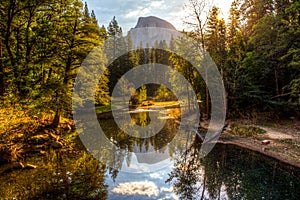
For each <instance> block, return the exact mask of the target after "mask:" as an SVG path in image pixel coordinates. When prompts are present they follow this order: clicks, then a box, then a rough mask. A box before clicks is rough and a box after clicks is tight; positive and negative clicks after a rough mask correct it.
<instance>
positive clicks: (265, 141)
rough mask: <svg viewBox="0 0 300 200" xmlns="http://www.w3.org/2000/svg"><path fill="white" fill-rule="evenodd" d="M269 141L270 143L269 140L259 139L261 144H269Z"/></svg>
mask: <svg viewBox="0 0 300 200" xmlns="http://www.w3.org/2000/svg"><path fill="white" fill-rule="evenodd" d="M270 143H271V141H270V140H263V141H261V144H262V145H268V144H270Z"/></svg>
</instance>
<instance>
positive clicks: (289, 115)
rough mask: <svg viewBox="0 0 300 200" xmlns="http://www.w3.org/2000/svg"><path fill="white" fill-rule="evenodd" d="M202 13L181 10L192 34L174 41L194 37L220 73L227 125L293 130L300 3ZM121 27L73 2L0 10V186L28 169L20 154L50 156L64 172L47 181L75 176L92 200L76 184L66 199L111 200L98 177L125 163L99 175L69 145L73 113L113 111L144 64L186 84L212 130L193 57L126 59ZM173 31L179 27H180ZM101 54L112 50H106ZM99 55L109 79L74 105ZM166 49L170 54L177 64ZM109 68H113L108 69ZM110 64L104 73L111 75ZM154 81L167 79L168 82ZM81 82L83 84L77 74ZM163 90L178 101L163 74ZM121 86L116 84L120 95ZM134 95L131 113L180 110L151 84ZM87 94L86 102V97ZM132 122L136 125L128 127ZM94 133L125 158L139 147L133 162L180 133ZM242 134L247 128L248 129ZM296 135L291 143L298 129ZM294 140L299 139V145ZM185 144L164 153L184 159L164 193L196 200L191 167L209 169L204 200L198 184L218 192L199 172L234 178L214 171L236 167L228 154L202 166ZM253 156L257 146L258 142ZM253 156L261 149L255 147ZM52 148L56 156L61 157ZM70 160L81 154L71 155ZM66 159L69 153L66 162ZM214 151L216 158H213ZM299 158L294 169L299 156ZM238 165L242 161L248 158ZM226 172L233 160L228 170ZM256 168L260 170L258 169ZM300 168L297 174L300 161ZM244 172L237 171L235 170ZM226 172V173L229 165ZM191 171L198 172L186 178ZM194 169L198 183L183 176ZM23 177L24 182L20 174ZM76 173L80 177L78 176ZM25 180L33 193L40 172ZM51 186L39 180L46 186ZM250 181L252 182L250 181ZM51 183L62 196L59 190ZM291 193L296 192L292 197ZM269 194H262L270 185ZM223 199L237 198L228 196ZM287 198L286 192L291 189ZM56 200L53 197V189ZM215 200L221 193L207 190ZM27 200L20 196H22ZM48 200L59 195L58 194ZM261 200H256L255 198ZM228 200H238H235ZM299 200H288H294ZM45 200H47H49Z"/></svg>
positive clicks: (28, 2) (196, 0) (199, 7)
mask: <svg viewBox="0 0 300 200" xmlns="http://www.w3.org/2000/svg"><path fill="white" fill-rule="evenodd" d="M207 2H209V1H205V0H188V1H187V5H186V6H185V9H186V14H187V16H186V19H185V24H186V26H187V27H188V28H187V29H186V30H178V31H179V32H180V33H182V34H184V35H187V36H188V37H190V38H193V40H194V41H196V42H197V43H198V44H199V46H201V47H202V48H203V49H205V50H206V51H207V52H208V53H209V55H210V57H211V58H212V60H213V61H214V63H215V64H216V66H217V67H218V70H219V71H220V73H221V76H222V78H223V83H224V87H225V92H226V105H227V116H226V117H227V120H229V121H230V120H232V121H234V120H237V119H239V120H243V119H245V120H249V119H253V118H257V117H258V118H260V119H261V118H264V119H268V120H269V121H272V120H274V119H276V120H286V119H287V120H294V121H297V122H298V119H299V118H300V1H299V0H234V1H233V2H232V4H231V7H230V10H229V17H228V19H224V18H223V17H222V15H221V10H220V8H218V7H216V6H211V7H208V8H209V9H208V10H207V4H206V3H207ZM117 19H118V16H112V18H111V21H110V23H109V24H105V23H104V22H103V21H104V20H102V16H101V15H100V16H96V14H95V11H94V10H91V9H90V8H89V7H88V3H87V2H83V1H81V0H2V1H1V4H0V174H1V175H2V173H4V172H5V173H6V172H8V171H11V169H20V168H22V169H35V168H37V166H35V165H32V164H27V165H24V164H22V163H23V162H25V161H24V160H26V159H25V158H26V157H27V156H28V155H36V154H38V155H39V156H45V155H48V157H47V156H45V157H46V158H45V160H47V159H48V160H51V161H49V162H47V163H46V165H49V166H48V167H49V169H51V170H50V171H51V172H53V173H54V172H56V171H55V170H57V168H56V166H54V165H53V166H50V164H49V163H51V162H53V160H56V159H57V161H55V163H56V164H57V163H60V164H61V163H63V161H66V162H67V161H70V163H72V164H71V165H69V166H68V167H66V168H63V170H65V171H63V173H61V174H55V175H56V176H57V177H59V178H61V179H62V180H63V183H62V184H66V185H68V176H70V177H71V176H72V177H73V178H74V180H75V181H77V182H78V183H79V184H87V186H86V187H87V188H89V189H90V190H89V191H88V193H84V192H86V191H85V190H84V189H82V188H80V187H79V186H78V185H76V182H75V181H74V182H73V183H72V184H73V185H72V184H69V185H71V186H70V187H71V188H72V189H74V191H73V190H72V191H71V189H70V191H71V192H70V191H69V192H70V193H72V192H74V194H73V193H72V195H74V196H72V195H70V197H73V198H79V197H81V196H80V195H81V194H79V193H80V192H83V193H84V194H82V195H83V196H84V195H86V198H87V196H88V195H91V196H93V195H98V196H99V198H100V197H101V198H105V197H106V195H107V191H106V189H107V186H106V185H105V183H104V180H105V178H106V177H107V176H106V174H105V170H106V168H108V166H109V164H111V163H110V162H116V163H113V164H112V165H117V169H113V168H109V173H108V174H110V175H111V176H112V177H113V179H114V180H115V179H116V177H117V175H118V173H119V170H121V167H122V159H124V158H125V157H126V156H125V154H124V155H123V151H120V152H118V151H117V150H114V151H115V152H113V153H116V155H109V156H116V157H118V156H119V157H120V158H115V160H112V161H111V160H109V161H107V162H108V163H109V164H107V166H105V163H104V164H103V163H101V164H99V163H98V162H97V161H96V159H95V158H91V157H92V156H91V155H90V154H87V153H85V151H81V148H83V147H82V146H80V144H81V143H80V142H78V140H77V139H78V134H79V133H78V132H80V131H82V130H76V128H75V125H74V118H73V115H74V110H73V108H72V103H74V102H76V103H78V104H76V105H78V106H81V107H82V108H88V107H87V106H89V105H90V103H91V102H92V104H95V105H96V112H97V114H99V113H101V112H106V111H110V110H111V105H110V104H111V99H112V93H113V90H114V88H115V86H116V84H117V82H118V81H119V80H120V78H121V77H122V76H123V75H124V74H125V73H126V72H128V71H130V70H132V69H134V68H135V67H138V66H141V65H144V64H155V63H159V64H163V65H167V66H171V67H172V68H173V69H175V70H176V71H178V72H179V73H180V74H182V75H183V76H184V77H185V78H186V79H187V80H188V81H189V83H190V84H191V86H192V89H193V90H194V92H195V93H196V96H197V98H198V102H199V104H200V110H201V117H202V118H201V119H203V118H205V120H209V118H210V115H209V113H210V109H211V108H210V106H211V99H210V96H209V91H208V88H207V86H206V84H205V80H203V78H202V77H201V76H200V75H199V73H197V71H196V70H195V69H194V68H193V66H192V64H191V63H190V62H189V61H187V60H185V59H184V58H183V57H184V56H185V55H187V54H189V53H190V52H191V49H190V48H188V45H185V44H186V41H185V40H184V38H180V39H175V38H172V39H171V41H170V42H166V41H157V42H156V43H155V44H154V47H152V48H149V44H144V45H146V48H143V44H140V46H139V48H138V49H136V50H132V49H134V48H133V45H134V42H133V39H132V36H131V34H130V32H128V33H125V32H123V29H122V27H121V24H119V22H118V20H117ZM136 20H138V19H136ZM174 26H175V27H176V24H174ZM187 30H188V31H187ZM111 39H112V40H111ZM108 43H110V44H109V45H107V44H108ZM97 48H98V50H99V55H98V58H97V60H96V61H97V62H95V63H96V67H97V68H101V69H105V71H104V73H103V74H102V76H101V77H97V78H98V79H99V80H98V84H97V87H96V89H95V91H86V93H82V94H79V95H78V96H74V94H73V91H74V86H75V82H76V81H75V80H76V77H77V75H78V72H79V70H80V67H81V66H82V63H84V62H85V61H86V59H87V57H88V55H89V54H90V53H91V52H92V51H93V50H94V49H97ZM124 49H125V50H126V51H127V52H128V53H126V54H124V55H122V56H120V57H118V58H117V59H115V58H116V55H119V54H120V53H121V52H122V51H123V50H124ZM162 49H167V50H162ZM174 50H176V52H177V53H174ZM194 59H195V60H197V61H199V63H200V67H203V66H205V65H203V66H202V64H203V62H202V61H203V60H201V59H202V58H200V57H197V56H196V57H194ZM112 60H113V62H111V61H112ZM108 63H110V64H109V65H108ZM107 65H108V66H107ZM158 73H161V74H163V73H164V72H163V71H160V72H158ZM83 78H86V77H84V75H83ZM87 80H88V79H87ZM169 82H170V83H171V84H172V85H173V86H174V87H175V88H177V89H181V90H184V86H183V85H181V84H180V83H179V82H178V80H177V79H176V77H173V76H172V75H171V78H170V80H169ZM76 84H78V83H76ZM126 84H127V83H123V85H126ZM79 86H80V83H79ZM79 86H78V87H79ZM124 89H128V90H129V89H130V88H129V87H128V88H127V87H124ZM131 92H132V93H131V94H132V96H131V99H130V102H129V104H130V105H131V108H136V107H138V106H143V105H144V104H145V105H146V106H147V104H151V103H155V102H158V103H161V104H162V102H172V103H173V102H176V101H177V100H178V99H177V97H176V96H175V95H174V93H173V92H172V91H170V90H168V89H167V88H166V87H164V86H162V85H158V84H147V85H143V86H141V87H140V88H136V89H135V90H134V91H131ZM87 93H89V94H88V97H87ZM187 93H188V92H187ZM91 94H92V95H91ZM80 95H82V96H80ZM188 95H189V94H188ZM189 106H190V105H189ZM169 112H171V111H169ZM174 112H175V111H174ZM176 112H177V111H176ZM134 114H136V115H137V116H138V117H137V116H136V118H135V117H133V116H134ZM134 114H132V121H135V123H136V124H138V125H140V126H142V127H143V126H146V125H147V123H149V121H150V120H149V117H148V115H147V114H146V113H134ZM176 114H178V113H176ZM104 118H105V117H104ZM105 120H106V119H105ZM100 121H101V120H100ZM101 123H102V125H103V126H104V127H105V126H106V127H105V128H104V129H105V130H107V136H109V138H110V139H111V140H114V141H115V142H116V143H120V148H124V149H126V148H127V150H126V151H129V150H130V151H133V149H134V147H135V145H136V146H138V147H139V148H140V151H142V150H141V149H142V148H143V147H144V146H146V147H145V149H146V150H148V149H149V148H151V147H152V146H153V147H152V148H153V149H154V150H157V151H158V150H161V149H160V148H163V147H164V145H165V144H166V143H168V144H169V143H170V142H171V141H172V139H173V137H175V136H174V135H176V134H175V132H174V133H173V132H172V131H173V130H174V129H176V126H177V125H176V122H175V121H172V123H171V125H169V127H168V126H166V129H167V130H164V132H163V133H161V134H158V135H157V136H155V137H151V138H146V139H141V138H134V137H129V136H128V135H125V133H123V132H121V131H120V130H114V128H116V126H117V125H116V124H115V123H113V122H110V121H104V122H103V121H102V122H101ZM101 123H100V124H101ZM110 123H111V124H110ZM291 126H292V125H291ZM232 127H233V128H236V127H238V128H236V129H235V130H236V132H239V131H240V132H241V128H239V126H238V125H236V126H235V127H234V126H232ZM276 127H277V126H276ZM250 128H252V129H254V128H253V127H250ZM292 128H293V127H292ZM252 129H251V130H252ZM232 130H233V129H232ZM249 130H250V129H246V131H245V132H247V131H248V132H249ZM257 130H258V131H261V129H259V128H257V129H254V131H253V132H255V131H256V132H258V131H257ZM77 131H78V132H77ZM109 131H111V132H109ZM233 131H234V130H233ZM233 131H232V132H233ZM296 131H298V132H297V134H298V135H299V130H296ZM165 132H168V133H169V132H171V133H172V134H169V135H167V136H166V135H164V134H165ZM189 134H190V132H189ZM247 134H248V133H247ZM262 134H263V133H262ZM227 136H228V135H227ZM297 137H298V139H299V136H297ZM294 138H296V136H295V137H293V138H292V139H290V138H288V139H286V140H284V141H283V142H286V143H287V144H288V145H294V146H293V147H294V150H295V152H299V144H298V143H296V142H295V141H294ZM177 139H178V138H177ZM198 139H199V138H198ZM267 142H269V141H267ZM79 143H80V144H79ZM186 143H188V140H186V141H183V140H180V139H178V141H176V140H175V142H174V144H172V145H173V146H172V145H171V146H172V147H173V149H172V151H171V150H170V152H171V154H172V156H174V157H175V156H176V155H177V154H176V153H177V152H176V150H178V149H179V150H178V152H180V153H185V157H182V158H176V159H174V160H175V161H176V162H175V164H176V165H175V170H174V171H173V172H172V173H170V177H169V179H168V180H167V182H172V180H173V179H174V180H175V183H174V185H175V187H174V188H175V189H176V188H177V190H179V192H180V190H182V191H183V193H184V192H185V193H184V195H185V196H187V197H189V198H192V196H193V194H192V192H195V191H192V192H189V190H192V189H193V188H191V187H190V188H188V189H187V190H186V188H184V187H185V184H187V183H189V182H193V181H194V179H193V178H195V177H200V175H199V176H198V175H197V174H196V172H197V170H200V171H201V173H202V170H201V169H199V166H200V164H199V163H202V165H204V166H205V168H207V175H205V174H204V186H203V193H202V197H203V196H204V189H205V183H206V181H207V180H206V177H208V181H207V182H208V185H213V184H215V183H214V180H215V179H217V177H215V174H214V172H213V170H210V166H206V165H208V164H207V163H213V164H215V162H216V163H217V164H216V165H217V166H218V170H220V172H218V173H221V171H222V170H223V171H222V173H223V172H224V173H225V174H226V173H228V174H231V172H232V170H231V169H230V168H226V167H225V168H224V169H222V170H221V168H219V165H224V166H225V165H226V162H225V161H224V160H218V159H220V158H221V157H222V159H223V157H224V158H225V157H228V160H230V159H231V160H234V159H233V158H231V157H230V156H229V155H227V154H226V153H225V150H224V149H225V147H224V148H223V147H222V151H221V150H220V152H222V156H221V155H217V156H216V158H214V157H210V158H208V159H206V160H205V159H204V161H203V162H202V160H200V159H198V158H197V155H196V153H198V151H199V149H197V148H198V145H199V140H197V139H195V140H194V141H193V142H191V143H192V145H191V148H190V149H186V151H184V148H182V149H180V147H177V146H176V145H178V146H179V145H183V144H186ZM259 145H261V144H260V143H259ZM48 147H51V148H48ZM219 148H221V147H219ZM259 148H261V147H260V146H259ZM49 149H50V150H49ZM60 149H63V150H64V153H65V154H64V153H62V152H63V150H62V152H61V151H60ZM137 149H138V148H137ZM266 149H267V150H268V148H267V147H264V149H263V151H265V150H266ZM48 150H49V152H48V153H47V151H48ZM52 150H55V152H54V151H52ZM76 150H78V152H79V153H78V152H77V153H74V152H76ZM229 150H230V148H229ZM124 151H125V150H124ZM282 151H284V150H282ZM66 152H67V153H70V152H71V153H70V155H72V156H69V154H67V153H66ZM220 152H219V154H221V153H220ZM118 153H119V154H118ZM117 154H118V155H117ZM249 154H250V153H249ZM247 155H248V153H247ZM284 155H285V154H284ZM39 156H36V157H34V156H31V157H30V156H29V160H30V162H31V163H35V162H36V160H39V159H40V160H39V161H38V162H40V163H42V159H41V157H39ZM109 156H107V157H109ZM240 156H241V155H240ZM251 156H253V157H256V154H255V155H254V154H251ZM187 158H189V159H191V161H189V160H187ZM295 158H296V159H297V157H295ZM35 159H36V160H35ZM129 159H130V158H129ZM251 159H252V158H249V163H252V164H253V163H254V161H253V160H251ZM239 160H244V159H239ZM200 161H201V162H200ZM246 161H247V162H248V160H246V159H245V162H246ZM38 162H37V164H38ZM198 162H199V163H198ZM234 162H236V161H235V160H234ZM255 162H257V163H260V161H255ZM12 163H13V164H12ZM127 163H130V160H127ZM182 163H183V164H182ZM220 163H221V164H220ZM270 163H271V162H270ZM296 164H298V166H299V160H298V163H296ZM128 165H129V164H128ZM240 165H241V166H244V164H243V163H242V164H240ZM253 165H254V164H253ZM87 166H93V167H90V168H89V167H87ZM228 166H229V167H230V165H229V164H228ZM228 166H227V167H228ZM232 166H234V164H232ZM295 166H296V165H295ZM189 167H191V169H190V168H189ZM193 167H194V168H195V169H192V168H193ZM272 167H273V166H271V167H270V168H272ZM276 167H277V164H274V170H273V174H272V176H273V179H272V180H274V177H275V175H274V174H275V172H277V171H278V170H279V169H277V168H276ZM67 168H68V169H69V171H71V172H72V174H71V175H70V174H68V173H69V171H68V172H67ZM196 168H197V169H196ZM275 169H276V170H275ZM80 170H81V171H80ZM184 170H186V171H184ZM193 170H194V172H195V173H194V174H193V173H192V174H188V173H190V172H192V171H193ZM237 170H238V169H237ZM82 171H83V172H82ZM200 171H199V173H200ZM271 171H272V170H271ZM268 172H270V170H268ZM25 173H26V174H27V173H28V174H30V172H28V171H25ZM43 173H44V172H43ZM47 173H48V172H47ZM84 173H86V174H88V176H81V174H84ZM94 173H95V174H97V176H96V179H97V180H98V181H97V180H96V179H95V182H92V183H91V184H90V183H89V181H90V180H92V179H93V178H94V177H95V176H94ZM33 174H34V176H29V175H28V177H31V178H30V181H31V182H34V181H35V180H34V179H35V178H34V177H39V175H40V174H39V172H37V171H35V172H34V173H33ZM233 174H234V173H233ZM241 174H242V175H239V176H240V177H242V176H243V174H244V172H241ZM196 175H197V176H196ZM268 175H269V173H268ZM60 176H61V177H60ZM77 176H78V177H77ZM181 176H183V177H184V178H187V179H186V180H183V183H181V182H180V181H178V180H176V177H181ZM49 177H50V176H49ZM49 177H48V176H47V178H49ZM249 177H250V178H251V179H252V175H251V176H250V175H249ZM253 177H254V175H253ZM270 177H271V175H270ZM77 178H78V180H77ZM200 178H201V177H200ZM238 178H239V177H237V180H235V182H236V186H235V187H238V184H239V180H238ZM244 178H245V177H244ZM246 178H247V177H246ZM246 178H245V180H246ZM81 179H84V180H81ZM192 179H193V180H192ZM223 179H224V180H223V182H226V184H228V185H230V184H231V181H232V180H229V179H227V178H226V177H225V176H224V177H223ZM20 180H21V179H20ZM195 180H196V181H195V182H193V184H194V185H195V187H196V186H197V187H198V186H199V185H198V182H197V181H198V179H197V178H195ZM241 180H242V179H241ZM295 180H296V178H295ZM49 181H50V182H51V181H53V179H52V178H51V177H50V178H49ZM80 181H82V183H81V182H80ZM209 181H211V182H209ZM0 182H1V181H0ZM23 182H24V183H23ZM26 182H28V181H27V175H26V178H25V179H22V184H24V185H26V184H27V183H26ZM54 182H55V181H54ZM296 182H297V181H295V183H296ZM57 184H58V185H59V183H57ZM182 184H183V185H182ZM53 185H54V186H53ZM216 185H217V186H218V192H219V193H220V191H221V187H222V186H221V185H222V184H221V182H217V183H216ZM295 185H296V186H295V187H297V186H298V185H297V184H295ZM59 186H60V185H59ZM246 186H247V185H246ZM246 186H245V187H246ZM14 187H15V188H14ZM14 187H10V186H9V184H5V187H4V186H3V188H4V190H5V191H4V190H1V188H2V185H1V184H0V196H1V195H4V194H5V195H7V197H9V196H10V195H12V194H10V193H9V192H10V190H8V189H7V190H6V189H5V188H12V189H11V190H12V191H14V190H15V191H17V190H18V188H19V187H17V186H14ZM47 187H49V188H50V189H49V188H48V189H49V190H52V189H53V187H55V184H48V185H47ZM280 187H281V186H280ZM293 187H294V186H293ZM51 188H52V189H51ZM99 188H101V190H99ZM265 188H266V189H267V188H268V186H265ZM48 189H47V190H48ZM229 189H230V190H235V189H236V188H229ZM37 190H39V189H37ZM45 190H46V189H45ZM82 190H83V191H82ZM290 190H291V191H292V190H293V188H291V189H290ZM53 191H55V190H54V189H53ZM59 191H60V192H61V193H62V194H63V192H64V191H62V189H61V188H60V190H59ZM182 191H181V192H182ZM197 191H198V190H197ZM288 191H289V190H288ZM38 192H39V191H38ZM12 193H14V192H12ZM211 193H212V194H215V193H217V192H216V191H212V192H211ZM250 193H251V195H252V194H254V192H252V190H251V192H250ZM250 193H249V194H248V193H247V195H250ZM20 194H22V192H20ZM5 195H4V196H5ZM24 195H27V194H25V193H24ZM39 195H43V194H39ZM52 195H54V196H55V192H53V194H52ZM76 195H77V196H76ZM101 195H102V196H101ZM184 195H183V196H184ZM195 195H197V194H195ZM251 195H250V196H251ZM260 195H261V196H262V197H263V196H264V194H263V192H262V194H260ZM231 196H232V198H234V196H233V193H232V194H231ZM295 196H296V197H295V199H296V198H297V194H295ZM37 197H38V196H37ZM53 198H54V199H55V197H53ZM101 198H100V199H101Z"/></svg>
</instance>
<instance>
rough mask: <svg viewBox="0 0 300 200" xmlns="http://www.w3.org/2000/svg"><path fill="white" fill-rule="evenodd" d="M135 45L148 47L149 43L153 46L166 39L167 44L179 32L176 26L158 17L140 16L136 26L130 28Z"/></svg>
mask: <svg viewBox="0 0 300 200" xmlns="http://www.w3.org/2000/svg"><path fill="white" fill-rule="evenodd" d="M130 34H131V37H132V41H133V45H134V46H135V47H141V44H142V47H143V48H146V46H147V44H148V45H150V47H153V45H154V43H155V42H156V41H157V42H158V43H159V42H160V41H165V42H166V43H167V44H169V43H170V41H171V38H172V37H173V38H177V36H178V35H179V33H178V32H177V31H176V29H175V27H174V26H173V25H172V24H171V23H169V22H167V21H165V20H163V19H160V18H158V17H154V16H150V17H140V18H139V19H138V23H137V25H136V26H135V28H132V29H131V30H130Z"/></svg>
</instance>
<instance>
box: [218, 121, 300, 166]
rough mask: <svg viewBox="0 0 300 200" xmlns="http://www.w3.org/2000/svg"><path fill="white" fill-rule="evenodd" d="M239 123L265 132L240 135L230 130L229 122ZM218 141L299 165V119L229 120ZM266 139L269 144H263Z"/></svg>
mask: <svg viewBox="0 0 300 200" xmlns="http://www.w3.org/2000/svg"><path fill="white" fill-rule="evenodd" d="M232 123H239V124H244V125H251V126H256V127H259V128H261V129H263V130H265V131H266V133H265V134H259V135H255V136H240V135H234V134H233V133H232V132H230V124H232ZM219 140H220V143H225V144H235V145H238V146H242V147H245V148H248V149H251V150H254V151H257V152H260V153H262V154H265V155H267V156H270V157H273V158H276V159H278V160H280V161H282V162H285V163H288V164H290V165H293V166H296V167H300V121H299V120H295V119H294V120H283V121H279V122H269V123H261V122H251V121H247V120H240V121H234V122H229V127H228V128H227V130H226V131H224V132H223V133H222V135H221V137H220V139H219ZM264 140H267V141H269V142H270V143H269V144H263V141H264Z"/></svg>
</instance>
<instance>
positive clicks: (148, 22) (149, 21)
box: [135, 16, 176, 30]
mask: <svg viewBox="0 0 300 200" xmlns="http://www.w3.org/2000/svg"><path fill="white" fill-rule="evenodd" d="M145 27H158V28H167V29H172V30H176V28H175V27H174V26H173V25H172V24H171V23H169V22H167V21H166V20H163V19H160V18H158V17H154V16H149V17H140V18H139V19H138V23H137V25H136V26H135V28H145Z"/></svg>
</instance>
